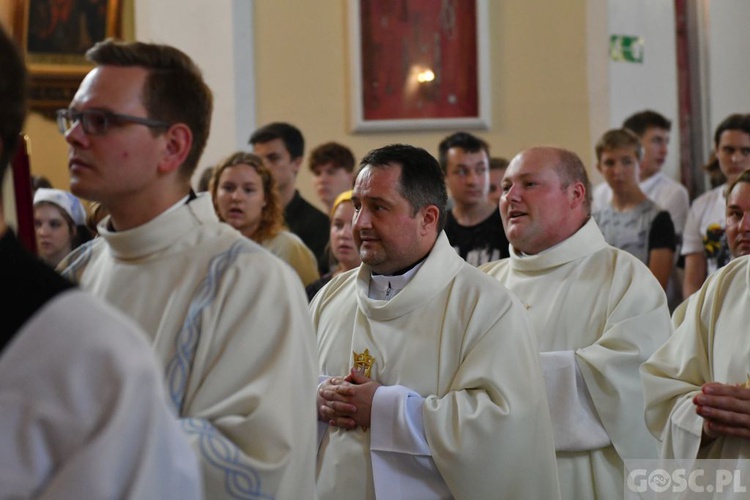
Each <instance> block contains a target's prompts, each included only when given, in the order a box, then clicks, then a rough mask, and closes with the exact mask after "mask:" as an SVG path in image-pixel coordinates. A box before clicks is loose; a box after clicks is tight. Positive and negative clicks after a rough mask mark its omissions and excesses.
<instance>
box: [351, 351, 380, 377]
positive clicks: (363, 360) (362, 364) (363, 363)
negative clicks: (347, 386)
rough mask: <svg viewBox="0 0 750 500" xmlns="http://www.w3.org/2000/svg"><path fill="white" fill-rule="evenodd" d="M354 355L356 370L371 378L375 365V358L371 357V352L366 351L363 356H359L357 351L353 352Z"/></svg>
mask: <svg viewBox="0 0 750 500" xmlns="http://www.w3.org/2000/svg"><path fill="white" fill-rule="evenodd" d="M352 354H353V355H354V369H355V370H357V371H358V372H359V373H361V374H362V375H364V376H365V377H367V378H370V374H371V373H372V365H373V363H375V358H373V357H372V356H370V350H369V349H365V352H363V353H361V354H357V353H356V352H355V351H352Z"/></svg>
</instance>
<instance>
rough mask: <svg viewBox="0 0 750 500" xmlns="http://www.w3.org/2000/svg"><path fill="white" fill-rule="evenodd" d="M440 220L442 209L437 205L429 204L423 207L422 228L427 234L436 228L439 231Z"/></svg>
mask: <svg viewBox="0 0 750 500" xmlns="http://www.w3.org/2000/svg"><path fill="white" fill-rule="evenodd" d="M438 220H440V210H439V209H438V207H437V206H435V205H427V206H426V207H424V208H423V209H422V230H423V232H424V233H425V234H426V233H427V232H429V231H432V230H434V231H435V232H437V226H438Z"/></svg>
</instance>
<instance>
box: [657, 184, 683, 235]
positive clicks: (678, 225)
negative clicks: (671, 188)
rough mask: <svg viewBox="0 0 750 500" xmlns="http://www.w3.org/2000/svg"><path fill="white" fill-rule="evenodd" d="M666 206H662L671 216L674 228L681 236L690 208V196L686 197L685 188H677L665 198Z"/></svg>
mask: <svg viewBox="0 0 750 500" xmlns="http://www.w3.org/2000/svg"><path fill="white" fill-rule="evenodd" d="M665 205H666V206H664V207H662V208H663V209H665V210H666V211H668V212H669V215H671V216H672V222H673V223H674V230H675V232H676V233H677V234H678V235H679V236H682V233H683V231H684V230H685V221H686V219H687V215H688V211H689V210H690V198H689V197H688V193H687V190H684V189H677V190H675V192H674V194H673V195H672V196H671V197H670V198H669V199H668V200H666V203H665Z"/></svg>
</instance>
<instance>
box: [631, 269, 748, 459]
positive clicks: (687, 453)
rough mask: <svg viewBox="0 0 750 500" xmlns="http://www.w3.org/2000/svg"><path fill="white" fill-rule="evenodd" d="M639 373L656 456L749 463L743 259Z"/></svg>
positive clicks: (691, 302)
mask: <svg viewBox="0 0 750 500" xmlns="http://www.w3.org/2000/svg"><path fill="white" fill-rule="evenodd" d="M673 322H674V326H675V332H674V335H672V337H671V338H670V339H669V341H668V342H667V343H666V344H664V346H662V347H661V348H660V349H659V350H658V351H656V353H654V355H653V356H652V357H651V359H649V360H648V361H647V362H646V363H645V364H644V365H643V367H642V368H641V370H642V378H643V391H644V395H645V399H646V423H647V424H648V426H649V428H650V429H651V432H652V433H653V434H654V436H656V437H657V438H658V439H659V440H660V441H661V456H662V457H663V458H698V459H750V383H749V382H750V342H748V325H750V257H748V256H743V257H738V258H736V259H734V260H733V261H731V262H730V263H729V264H727V265H726V266H725V267H723V268H721V269H719V270H718V271H717V272H716V273H714V274H712V275H711V276H709V277H708V279H707V280H706V282H705V283H704V284H703V286H702V287H701V288H700V290H699V291H698V292H697V293H695V294H693V295H691V296H690V298H689V299H688V300H687V301H686V302H685V303H683V304H682V305H681V306H680V307H679V308H678V309H677V310H676V311H675V314H674V317H673Z"/></svg>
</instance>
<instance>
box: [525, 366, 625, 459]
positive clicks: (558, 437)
mask: <svg viewBox="0 0 750 500" xmlns="http://www.w3.org/2000/svg"><path fill="white" fill-rule="evenodd" d="M539 358H540V361H541V365H542V373H543V374H544V382H545V385H546V386H547V399H548V401H549V408H550V413H551V415H552V430H553V433H554V436H555V450H556V451H584V450H594V449H597V448H603V447H605V446H607V445H609V444H610V439H609V435H608V434H607V431H606V430H605V429H604V427H603V426H602V423H601V420H599V415H598V414H597V412H596V408H595V407H594V403H593V401H592V399H591V396H590V395H589V392H588V389H586V383H585V381H584V380H583V376H582V375H581V371H580V369H579V368H578V363H576V360H575V351H553V352H542V353H539Z"/></svg>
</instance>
